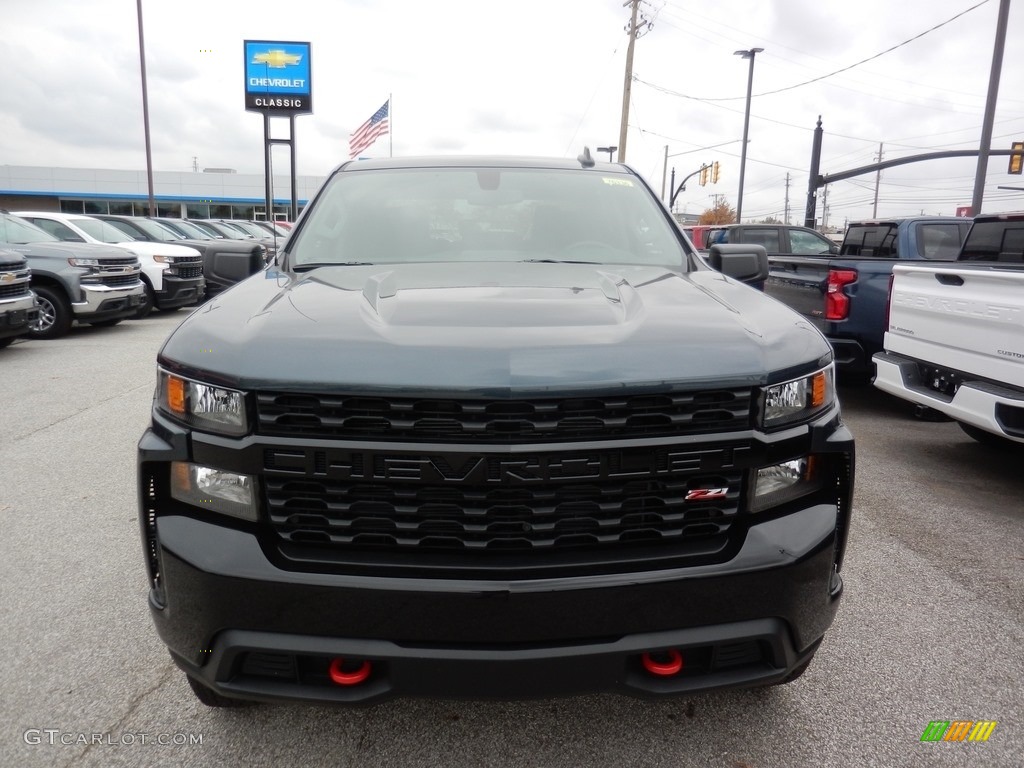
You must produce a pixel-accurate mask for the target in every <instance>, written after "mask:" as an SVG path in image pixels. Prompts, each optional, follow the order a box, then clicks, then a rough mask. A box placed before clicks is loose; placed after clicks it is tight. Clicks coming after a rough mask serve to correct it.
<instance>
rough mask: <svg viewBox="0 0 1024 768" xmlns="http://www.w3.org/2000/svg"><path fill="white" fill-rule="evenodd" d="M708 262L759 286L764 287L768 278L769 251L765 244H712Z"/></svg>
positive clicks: (726, 272) (744, 281)
mask: <svg viewBox="0 0 1024 768" xmlns="http://www.w3.org/2000/svg"><path fill="white" fill-rule="evenodd" d="M708 264H709V265H710V266H711V268H712V269H716V270H718V271H719V272H721V273H722V274H724V275H727V276H728V277H731V278H734V279H736V280H739V281H740V282H743V283H748V284H750V285H754V286H755V287H758V288H763V287H764V281H765V280H767V279H768V252H767V251H766V250H765V248H764V246H763V245H742V244H739V243H737V244H715V245H712V246H711V248H709V249H708Z"/></svg>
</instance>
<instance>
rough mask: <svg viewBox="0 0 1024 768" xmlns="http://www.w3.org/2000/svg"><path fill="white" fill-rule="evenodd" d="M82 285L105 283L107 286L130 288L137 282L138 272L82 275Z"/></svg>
mask: <svg viewBox="0 0 1024 768" xmlns="http://www.w3.org/2000/svg"><path fill="white" fill-rule="evenodd" d="M82 283H83V284H84V285H105V286H106V287H108V288H130V287H133V286H136V285H138V284H139V276H138V274H130V275H95V276H89V277H83V278H82Z"/></svg>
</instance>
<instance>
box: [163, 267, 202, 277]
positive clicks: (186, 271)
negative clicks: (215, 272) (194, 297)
mask: <svg viewBox="0 0 1024 768" xmlns="http://www.w3.org/2000/svg"><path fill="white" fill-rule="evenodd" d="M167 272H168V274H170V275H173V276H174V277H180V278H181V279H182V280H194V279H196V278H197V277H202V276H203V265H202V264H183V265H177V264H175V265H174V266H172V267H171V268H170V269H168V270H167Z"/></svg>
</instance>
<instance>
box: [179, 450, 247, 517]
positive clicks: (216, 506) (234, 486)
mask: <svg viewBox="0 0 1024 768" xmlns="http://www.w3.org/2000/svg"><path fill="white" fill-rule="evenodd" d="M171 496H172V497H173V498H175V499H177V500H178V501H182V502H184V503H186V504H192V505H193V506H196V507H200V508H202V509H209V510H212V511H214V512H220V513H221V514H224V515H231V516H232V517H238V518H241V519H242V520H251V521H253V522H256V519H257V516H258V515H257V512H256V479H255V478H254V477H252V476H251V475H242V474H239V473H237V472H228V471H226V470H223V469H215V468H214V467H204V466H201V465H199V464H190V463H188V462H185V461H172V462H171Z"/></svg>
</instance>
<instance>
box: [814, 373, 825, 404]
mask: <svg viewBox="0 0 1024 768" xmlns="http://www.w3.org/2000/svg"><path fill="white" fill-rule="evenodd" d="M827 383H828V382H827V381H826V380H825V371H819V372H818V373H816V374H814V379H813V380H812V382H811V387H812V389H811V407H812V408H818V407H819V406H822V405H824V404H825V393H826V391H827V389H828V387H827Z"/></svg>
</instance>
